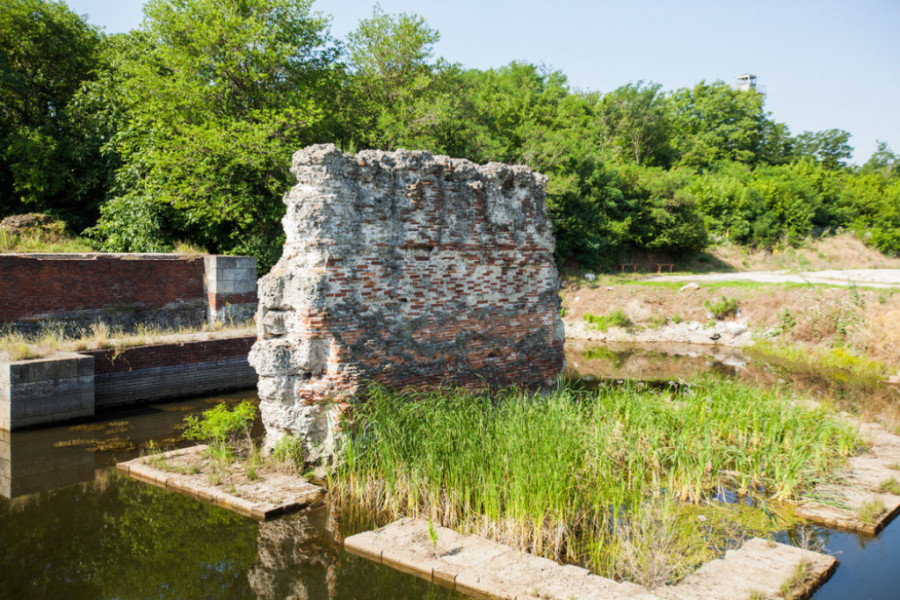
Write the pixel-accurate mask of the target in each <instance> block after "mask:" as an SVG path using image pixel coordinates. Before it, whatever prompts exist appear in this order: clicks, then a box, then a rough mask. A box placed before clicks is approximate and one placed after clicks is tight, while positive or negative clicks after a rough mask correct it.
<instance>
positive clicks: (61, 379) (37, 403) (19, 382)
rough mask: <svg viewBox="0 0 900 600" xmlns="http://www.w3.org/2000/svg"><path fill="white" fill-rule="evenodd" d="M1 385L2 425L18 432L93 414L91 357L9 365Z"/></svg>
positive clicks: (67, 356) (72, 356)
mask: <svg viewBox="0 0 900 600" xmlns="http://www.w3.org/2000/svg"><path fill="white" fill-rule="evenodd" d="M8 366H9V370H8V372H9V377H8V379H9V381H10V383H9V384H5V385H0V416H2V419H3V420H4V426H5V427H8V428H10V429H19V428H21V427H28V426H32V425H37V424H40V423H50V422H56V421H60V420H63V419H69V418H76V417H83V416H89V415H92V414H93V413H94V373H93V369H94V358H93V357H92V356H83V355H80V354H74V353H60V354H57V355H54V356H51V357H47V358H43V359H37V360H30V361H17V362H14V363H9V365H8Z"/></svg>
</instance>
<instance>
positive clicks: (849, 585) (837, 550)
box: [566, 343, 900, 600]
mask: <svg viewBox="0 0 900 600" xmlns="http://www.w3.org/2000/svg"><path fill="white" fill-rule="evenodd" d="M566 359H567V364H568V375H569V376H570V377H575V378H581V379H583V380H586V381H589V382H590V381H599V380H613V381H617V380H638V381H644V382H647V383H649V384H654V383H660V384H662V383H667V382H682V381H689V380H691V379H694V378H696V377H698V376H712V377H728V378H732V379H737V380H740V381H743V382H745V383H748V384H751V385H756V386H766V387H768V386H773V385H781V386H784V387H788V388H791V389H793V390H795V391H798V392H802V393H805V394H808V395H810V396H812V397H814V398H818V399H821V400H826V401H830V402H833V403H834V404H835V405H836V406H837V407H838V408H841V409H844V410H850V411H852V412H853V413H854V414H862V415H865V416H866V418H870V419H877V420H880V421H882V422H885V423H887V424H892V423H893V424H896V423H897V422H900V419H898V415H900V390H898V389H897V388H896V387H894V386H889V385H873V384H872V383H870V382H854V381H852V380H851V381H848V380H846V379H840V380H835V379H832V378H829V377H827V376H823V375H822V374H817V373H812V372H807V371H798V370H795V369H792V368H791V366H790V365H785V364H779V363H776V362H769V361H766V360H764V359H761V358H759V357H754V356H753V355H748V354H745V353H743V352H742V351H740V350H739V349H734V348H725V347H717V346H698V345H689V344H604V345H597V344H587V343H585V344H579V343H575V344H568V345H567V348H566ZM730 500H734V498H730ZM778 540H779V541H781V542H784V543H789V544H792V545H795V546H797V545H800V546H802V545H804V544H808V545H810V546H812V547H820V548H821V550H820V551H822V552H825V553H828V554H832V555H834V556H835V557H836V558H837V559H838V561H840V565H839V566H838V569H837V571H835V574H834V575H833V576H832V577H831V579H830V580H829V581H828V582H827V583H826V584H825V585H824V586H822V588H820V589H819V590H818V591H817V592H816V594H815V596H814V597H815V598H816V599H817V600H848V599H852V600H897V598H900V569H898V568H897V565H898V560H900V523H898V522H897V521H895V522H894V523H891V524H889V525H888V526H887V528H886V529H884V530H883V531H882V532H881V533H880V534H879V535H877V536H868V535H864V534H858V533H850V532H843V531H835V530H832V529H827V528H824V527H818V526H806V527H803V528H798V529H795V530H793V531H790V532H784V533H783V534H781V535H780V536H778Z"/></svg>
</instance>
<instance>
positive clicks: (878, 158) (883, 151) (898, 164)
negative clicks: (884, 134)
mask: <svg viewBox="0 0 900 600" xmlns="http://www.w3.org/2000/svg"><path fill="white" fill-rule="evenodd" d="M862 170H863V172H864V173H878V174H880V175H882V176H883V177H885V178H888V179H890V178H892V177H900V155H897V154H895V153H894V152H892V151H891V149H890V147H889V146H888V145H887V142H882V141H880V140H879V141H877V146H876V148H875V152H873V153H872V156H870V157H869V160H867V161H866V164H864V165H863V166H862Z"/></svg>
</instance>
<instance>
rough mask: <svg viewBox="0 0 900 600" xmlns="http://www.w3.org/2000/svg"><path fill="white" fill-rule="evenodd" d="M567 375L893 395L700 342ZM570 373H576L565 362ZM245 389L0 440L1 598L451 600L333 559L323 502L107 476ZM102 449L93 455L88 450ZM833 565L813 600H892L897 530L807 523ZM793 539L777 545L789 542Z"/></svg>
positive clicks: (621, 354) (346, 558)
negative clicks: (255, 517)
mask: <svg viewBox="0 0 900 600" xmlns="http://www.w3.org/2000/svg"><path fill="white" fill-rule="evenodd" d="M568 364H569V367H570V375H575V376H582V377H586V378H588V379H589V378H592V377H593V378H595V379H596V378H599V377H601V376H603V377H606V378H612V379H626V378H627V379H639V380H645V381H657V382H665V381H673V380H674V381H678V380H688V379H690V378H692V377H693V376H695V375H696V374H698V373H700V374H711V375H716V376H726V377H735V378H739V379H742V380H744V381H748V382H751V383H754V384H756V385H772V384H777V383H782V384H787V385H792V386H794V387H798V388H801V387H802V388H803V390H805V391H807V392H810V393H812V394H813V395H819V396H822V397H831V398H835V397H836V398H837V401H838V403H839V404H841V405H844V406H847V407H853V408H855V409H857V410H860V409H862V411H863V412H866V411H867V410H870V409H871V410H873V411H874V410H877V411H878V412H879V414H883V413H884V410H885V409H891V408H896V405H897V404H898V397H900V394H898V392H897V390H894V389H890V388H884V389H882V388H879V389H877V390H873V389H872V388H871V386H862V387H860V388H857V387H854V386H853V385H849V384H847V383H846V382H839V383H835V382H829V381H826V380H822V379H817V378H815V377H809V376H808V375H804V376H802V377H801V376H799V375H798V374H796V373H790V372H788V371H786V370H785V369H784V368H783V367H779V366H777V365H771V364H766V363H764V362H760V361H754V360H753V359H752V358H751V357H747V356H744V355H743V354H742V353H741V352H739V351H735V350H730V349H721V348H714V347H705V346H699V347H698V346H672V345H670V346H665V347H663V346H658V345H656V346H634V345H630V346H626V345H617V346H605V347H603V348H602V349H601V350H597V349H596V348H594V349H593V350H592V348H591V347H588V346H585V347H579V346H575V345H573V346H572V347H570V348H569V349H568ZM576 365H577V366H576ZM255 398H256V396H255V394H254V393H253V392H245V393H239V394H231V395H227V396H216V397H211V398H201V399H196V400H191V401H188V402H183V401H182V402H174V403H168V404H161V405H154V406H150V407H145V408H142V409H139V410H134V411H131V412H128V413H123V414H118V415H109V416H108V417H107V418H105V419H103V420H101V421H97V422H91V423H90V424H86V425H83V426H61V427H53V428H47V429H39V430H33V431H26V432H16V433H12V434H10V433H8V432H3V431H0V600H2V599H5V598H10V599H17V600H18V599H23V598H28V599H32V598H34V599H40V598H53V599H57V598H67V599H80V598H104V599H105V598H109V599H114V598H115V599H119V598H121V599H133V598H147V599H157V598H165V599H169V598H173V599H174V598H185V599H195V598H223V599H243V598H261V599H269V598H272V599H275V598H278V599H282V598H296V599H307V598H308V599H320V598H322V599H325V598H327V599H329V600H333V599H347V600H350V599H356V600H362V599H373V600H374V599H387V598H401V599H403V598H408V599H410V600H411V599H413V598H416V599H418V598H428V599H435V600H437V599H450V598H462V596H460V595H458V594H455V593H453V592H450V591H449V590H446V589H444V588H441V587H439V586H433V585H430V584H427V583H426V582H424V581H422V580H420V579H417V578H415V577H413V576H411V575H406V574H403V573H400V572H398V571H395V570H393V569H390V568H387V567H384V566H382V565H377V564H374V563H372V562H370V561H368V560H365V559H361V558H357V557H354V556H352V555H350V554H348V553H346V552H344V551H343V549H342V547H341V541H342V539H343V537H342V536H346V535H350V534H352V533H355V532H356V531H355V528H358V527H361V526H362V525H359V526H353V525H351V524H342V523H341V519H339V518H337V517H336V516H335V515H333V514H331V513H330V512H329V509H328V508H327V507H324V506H323V507H321V508H318V509H315V510H310V511H305V512H302V513H300V514H297V515H292V516H289V517H285V518H282V519H278V520H275V521H271V522H268V523H257V522H256V521H252V520H250V519H246V518H243V517H240V516H238V515H235V514H234V513H231V512H229V511H226V510H224V509H221V508H218V507H215V506H210V505H207V504H204V503H201V502H197V501H196V500H192V499H190V498H187V497H185V496H182V495H180V494H175V493H171V492H166V491H164V490H160V489H158V488H155V487H153V486H149V485H145V484H141V483H138V482H135V481H133V480H130V479H127V478H123V477H120V476H119V475H117V474H116V473H115V471H114V470H113V469H112V468H111V467H112V466H113V465H114V464H115V462H117V461H122V460H128V459H130V458H133V457H135V456H137V455H138V454H139V453H140V449H141V446H142V445H145V444H146V443H147V442H148V441H149V440H151V439H152V440H155V441H156V442H157V443H159V444H162V445H181V444H183V443H184V442H180V441H179V438H180V435H181V428H182V423H183V420H184V417H185V416H187V415H190V414H199V413H200V412H202V411H203V410H206V409H208V408H209V407H211V406H213V405H214V404H215V403H218V402H226V403H228V404H236V403H237V402H239V401H240V400H243V399H255ZM104 447H105V448H109V449H108V450H102V449H101V448H104ZM806 531H807V533H808V535H806V536H805V537H807V538H808V539H809V540H810V541H811V543H813V544H817V543H819V544H824V551H826V552H829V553H832V554H834V555H835V556H836V557H837V558H838V560H840V561H841V564H840V566H839V568H838V570H837V572H836V573H835V575H834V576H833V577H832V578H831V580H830V581H828V583H826V585H825V586H824V587H823V588H822V589H821V590H819V592H817V594H816V596H815V597H816V598H818V599H820V600H831V599H846V598H853V599H861V600H869V599H871V600H876V599H891V600H895V599H896V598H898V597H900V591H898V590H900V569H898V568H897V567H896V565H897V560H898V558H900V525H897V524H896V523H895V524H892V525H889V526H888V527H887V528H886V529H885V530H884V531H883V532H882V533H881V534H880V535H879V536H877V537H869V536H863V535H858V534H853V533H844V532H837V531H833V530H828V529H824V528H821V527H807V528H806ZM801 537H803V536H801V535H800V531H799V530H794V531H791V532H785V533H784V534H782V536H781V540H782V541H786V542H791V543H795V544H796V543H801V541H802V540H801Z"/></svg>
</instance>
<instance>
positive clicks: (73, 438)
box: [0, 391, 258, 498]
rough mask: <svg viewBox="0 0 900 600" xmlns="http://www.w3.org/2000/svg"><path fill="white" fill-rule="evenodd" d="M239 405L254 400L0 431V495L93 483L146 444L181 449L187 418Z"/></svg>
mask: <svg viewBox="0 0 900 600" xmlns="http://www.w3.org/2000/svg"><path fill="white" fill-rule="evenodd" d="M241 400H253V401H258V398H257V396H256V393H255V391H249V392H247V391H245V392H237V393H233V394H226V395H221V396H213V397H210V398H200V399H194V400H188V401H179V402H169V403H165V404H155V405H152V406H146V407H143V408H140V409H137V410H133V411H130V412H128V413H117V414H111V415H110V416H108V417H107V418H105V419H101V420H95V421H91V422H90V423H85V424H81V425H63V426H59V427H47V428H41V429H32V430H27V431H14V432H9V431H5V430H0V495H2V496H5V497H6V498H16V497H18V496H23V495H27V494H36V493H39V492H45V491H48V490H53V489H57V488H62V487H66V486H69V485H73V484H76V483H80V482H82V481H91V480H93V479H94V477H95V476H98V475H99V474H102V473H104V472H105V471H106V470H107V469H108V468H109V467H110V466H113V465H114V464H115V463H116V461H122V460H128V459H130V458H135V457H137V456H138V455H139V453H140V449H141V447H143V446H145V445H146V444H147V442H148V441H150V440H154V441H155V442H156V443H157V445H160V446H163V447H167V446H178V445H183V444H184V442H183V441H182V439H181V432H182V429H183V425H184V418H185V417H186V416H188V415H197V414H200V413H201V412H202V411H204V410H208V409H209V408H210V407H211V406H213V405H214V404H216V403H220V402H223V403H225V404H228V405H233V404H236V403H237V402H240V401H241ZM191 443H192V444H193V442H191ZM104 448H109V449H104Z"/></svg>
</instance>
